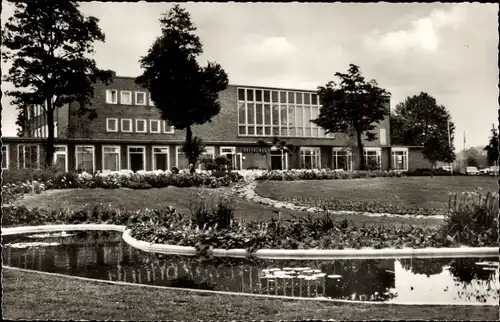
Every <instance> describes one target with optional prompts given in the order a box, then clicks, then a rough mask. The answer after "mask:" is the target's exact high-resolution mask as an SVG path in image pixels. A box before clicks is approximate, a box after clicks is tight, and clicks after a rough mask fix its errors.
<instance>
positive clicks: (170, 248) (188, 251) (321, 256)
mask: <svg viewBox="0 0 500 322" xmlns="http://www.w3.org/2000/svg"><path fill="white" fill-rule="evenodd" d="M83 230H104V231H106V230H108V231H109V230H111V231H117V232H121V233H123V234H122V239H123V240H124V241H125V242H126V243H127V244H129V245H130V246H132V247H134V248H137V249H140V250H142V251H145V252H152V253H160V254H171V255H184V256H196V254H197V250H196V248H195V247H192V246H178V245H169V244H153V243H149V242H146V241H142V240H137V239H135V238H133V237H132V236H131V235H130V230H128V229H126V226H123V225H111V224H63V225H41V226H24V227H10V228H3V229H2V236H9V235H16V234H24V233H38V232H53V231H83ZM212 254H213V256H216V257H233V258H245V257H247V256H249V255H250V254H249V253H248V251H247V250H246V249H227V250H226V249H217V248H216V249H213V250H212ZM252 255H253V256H255V257H257V258H260V259H282V260H291V259H296V260H333V259H378V258H437V257H439V258H451V257H455V258H457V257H476V256H477V257H498V255H499V249H498V247H464V246H463V247H453V248H445V247H442V248H430V247H429V248H419V249H414V248H401V249H396V248H382V249H374V248H364V249H260V250H257V251H256V252H254V253H252Z"/></svg>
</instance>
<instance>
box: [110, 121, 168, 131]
mask: <svg viewBox="0 0 500 322" xmlns="http://www.w3.org/2000/svg"><path fill="white" fill-rule="evenodd" d="M118 122H120V129H118ZM132 124H133V122H132V119H117V118H107V119H106V131H107V132H118V131H119V130H120V131H121V132H122V133H132V132H134V130H135V133H147V132H148V125H147V124H148V123H147V120H146V119H135V128H134V127H133V126H132ZM162 127H163V129H162ZM162 131H163V133H165V134H174V132H175V130H174V127H173V126H169V125H168V124H167V122H166V121H162V120H153V119H151V120H149V133H161V132H162Z"/></svg>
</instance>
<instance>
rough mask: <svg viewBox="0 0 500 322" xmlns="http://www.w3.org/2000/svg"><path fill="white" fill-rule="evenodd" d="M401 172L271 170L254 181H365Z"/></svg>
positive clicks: (393, 175) (395, 175) (397, 174)
mask: <svg viewBox="0 0 500 322" xmlns="http://www.w3.org/2000/svg"><path fill="white" fill-rule="evenodd" d="M403 175H404V173H403V172H401V171H392V170H391V171H379V170H373V171H371V170H370V171H339V170H330V169H312V170H272V171H266V172H263V173H262V174H261V175H259V176H258V177H256V178H255V179H256V180H275V181H294V180H334V179H366V178H376V177H401V176H403Z"/></svg>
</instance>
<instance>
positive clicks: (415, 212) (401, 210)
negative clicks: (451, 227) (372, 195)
mask: <svg viewBox="0 0 500 322" xmlns="http://www.w3.org/2000/svg"><path fill="white" fill-rule="evenodd" d="M276 200H277V201H281V202H287V203H292V204H294V205H298V206H303V207H317V208H319V209H324V210H331V211H355V212H363V213H365V212H368V213H385V214H401V215H412V216H445V215H446V214H447V213H448V210H447V209H433V208H412V207H403V206H399V205H392V204H387V203H384V202H378V201H353V200H342V199H327V200H325V199H323V198H319V197H278V198H277V199H276Z"/></svg>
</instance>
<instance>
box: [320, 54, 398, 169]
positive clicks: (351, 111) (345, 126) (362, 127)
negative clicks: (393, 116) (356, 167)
mask: <svg viewBox="0 0 500 322" xmlns="http://www.w3.org/2000/svg"><path fill="white" fill-rule="evenodd" d="M335 76H336V77H338V78H339V79H340V82H339V83H338V84H337V83H335V82H333V81H331V82H329V83H328V84H326V86H320V87H319V89H318V95H319V98H320V101H321V104H322V106H321V109H320V114H319V116H318V118H317V119H315V120H311V122H313V123H315V124H316V125H318V126H320V127H322V128H324V129H325V132H326V133H345V134H346V135H353V134H354V135H356V138H357V146H358V151H359V157H360V165H361V166H360V169H361V170H364V169H365V162H364V156H363V141H362V137H363V136H365V139H366V140H368V141H373V140H375V139H376V134H375V131H374V130H375V129H376V128H377V126H376V124H377V123H379V122H380V121H382V120H384V118H385V117H386V116H387V115H388V114H389V108H388V106H387V100H388V96H389V95H390V93H388V92H387V91H386V90H384V89H382V88H380V87H379V86H378V84H377V82H376V81H375V80H371V81H366V80H365V78H364V77H363V76H362V75H361V72H360V69H359V67H358V66H356V65H353V64H350V65H349V69H348V71H347V74H344V73H335Z"/></svg>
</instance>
